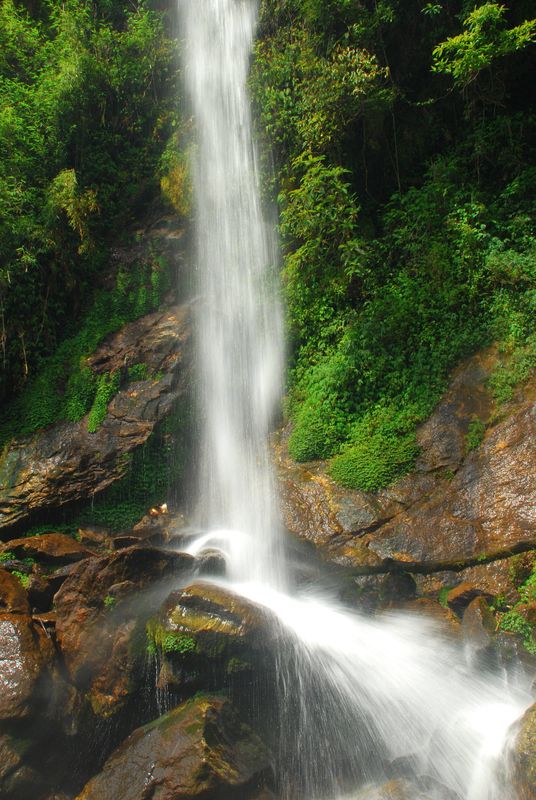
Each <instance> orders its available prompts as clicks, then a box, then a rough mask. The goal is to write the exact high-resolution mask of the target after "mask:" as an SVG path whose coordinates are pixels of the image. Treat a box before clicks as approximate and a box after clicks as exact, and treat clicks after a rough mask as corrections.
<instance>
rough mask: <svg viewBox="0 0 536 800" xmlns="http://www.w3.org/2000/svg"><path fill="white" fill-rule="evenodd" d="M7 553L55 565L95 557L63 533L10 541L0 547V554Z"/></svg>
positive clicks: (87, 549)
mask: <svg viewBox="0 0 536 800" xmlns="http://www.w3.org/2000/svg"><path fill="white" fill-rule="evenodd" d="M6 551H9V552H10V553H13V554H14V555H15V556H16V557H17V558H35V559H39V561H41V562H43V563H45V564H46V563H52V564H56V565H60V564H70V563H72V562H73V561H81V560H82V559H83V558H89V557H90V556H93V555H95V552H94V550H90V549H89V548H87V547H85V546H84V545H82V544H80V543H79V542H77V541H76V540H75V539H73V538H72V537H71V536H66V535H65V534H63V533H45V534H43V535H41V536H28V537H27V538H25V539H10V541H9V542H8V543H6V544H4V545H0V553H2V552H6Z"/></svg>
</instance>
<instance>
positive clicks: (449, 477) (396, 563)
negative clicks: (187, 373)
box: [275, 352, 536, 582]
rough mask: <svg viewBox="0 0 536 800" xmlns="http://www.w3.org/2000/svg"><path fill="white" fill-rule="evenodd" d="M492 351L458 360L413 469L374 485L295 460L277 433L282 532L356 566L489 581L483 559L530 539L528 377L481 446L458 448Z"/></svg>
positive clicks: (481, 407) (535, 523)
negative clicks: (341, 480) (363, 488)
mask: <svg viewBox="0 0 536 800" xmlns="http://www.w3.org/2000/svg"><path fill="white" fill-rule="evenodd" d="M493 358H494V356H493V354H492V353H491V355H490V353H489V352H488V353H487V354H483V355H481V356H477V357H475V358H474V359H472V360H470V361H469V362H468V364H467V365H465V366H464V367H462V368H460V370H459V371H458V372H457V373H456V374H455V376H454V380H453V382H452V384H451V388H450V390H449V392H447V395H446V396H445V398H444V399H443V401H442V402H441V403H440V404H439V406H438V408H437V409H436V411H435V412H434V414H433V415H432V417H431V419H430V420H429V421H428V423H426V425H425V426H423V427H422V428H421V430H420V432H419V437H420V441H421V446H422V447H423V454H422V457H421V459H420V460H419V462H418V464H417V469H416V471H414V472H413V473H412V474H411V475H408V476H406V477H405V478H403V479H402V480H401V481H398V482H397V483H396V484H395V485H394V486H392V487H389V488H388V489H384V490H382V491H380V492H378V493H376V494H367V493H364V492H355V491H351V490H346V489H343V488H341V487H338V486H336V485H335V484H334V482H333V481H332V480H331V479H330V478H329V477H328V476H327V475H326V465H325V464H323V463H322V462H317V463H312V464H306V465H299V464H295V463H293V462H292V460H291V459H290V458H289V456H288V452H287V450H286V445H285V436H286V433H283V435H282V436H281V437H280V438H279V440H278V442H277V443H276V445H275V450H276V458H277V461H278V466H279V475H280V483H281V490H282V494H283V511H284V516H285V520H286V524H287V527H288V529H289V530H290V532H291V533H294V534H296V535H297V536H299V537H301V538H303V539H306V540H307V541H309V542H311V543H312V544H314V546H315V547H316V548H317V549H318V551H319V552H320V553H321V554H322V555H323V557H324V558H325V559H326V560H328V561H330V562H333V563H335V564H338V565H342V566H344V567H347V568H349V569H351V570H352V571H353V573H354V574H374V573H382V572H383V573H386V572H399V571H400V570H401V569H403V570H404V571H407V572H410V573H428V574H430V573H437V572H448V571H453V572H455V573H459V572H460V571H461V570H462V569H465V568H466V569H474V570H476V571H477V573H478V571H480V573H482V575H481V577H482V579H484V578H483V576H484V574H485V573H486V572H487V576H488V578H489V579H490V582H491V581H492V579H493V577H492V573H493V567H491V565H490V564H489V563H488V562H494V561H495V560H499V559H500V560H504V559H506V558H508V557H511V556H513V555H514V554H515V553H516V552H521V551H522V550H529V549H536V461H535V455H534V454H535V453H536V424H535V423H536V403H535V402H534V397H533V395H534V391H533V389H534V388H535V386H536V381H533V382H532V384H535V386H532V384H530V385H529V386H528V387H527V388H526V391H525V392H524V395H523V396H521V395H520V398H521V399H519V402H517V405H516V404H512V405H511V406H510V407H509V409H508V411H509V416H508V417H507V418H506V419H503V420H502V421H500V422H498V423H497V424H496V425H495V427H493V428H491V429H490V430H489V432H488V433H487V435H486V437H485V439H484V441H483V443H482V444H481V445H480V447H478V448H477V449H476V450H474V451H472V452H470V453H468V454H466V452H465V450H466V447H465V435H466V433H467V430H468V426H469V424H470V422H471V420H472V419H474V418H475V416H476V417H478V418H482V415H484V416H485V414H486V413H487V411H488V410H489V409H490V408H491V405H490V400H489V398H488V397H487V394H486V392H487V389H486V387H485V385H484V383H483V380H484V377H485V375H486V374H487V371H488V369H489V367H490V365H491V364H492V362H493ZM488 361H489V363H488ZM531 386H532V389H531ZM449 437H450V438H449ZM454 470H456V472H454ZM455 582H459V578H458V579H457V580H456V581H455Z"/></svg>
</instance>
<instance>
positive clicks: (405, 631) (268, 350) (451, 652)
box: [179, 0, 530, 800]
mask: <svg viewBox="0 0 536 800" xmlns="http://www.w3.org/2000/svg"><path fill="white" fill-rule="evenodd" d="M179 8H180V12H181V19H182V30H183V33H184V38H185V49H184V63H185V75H186V83H187V88H188V93H189V96H190V98H191V103H192V107H193V111H194V115H195V120H196V125H197V152H196V158H195V193H196V206H197V233H196V239H197V271H198V279H199V280H198V283H199V293H200V296H201V300H200V303H199V312H198V326H197V328H198V342H199V375H200V384H201V390H202V398H201V406H202V409H201V410H202V416H203V422H204V441H203V456H202V474H201V481H200V483H201V489H200V507H201V509H202V514H203V527H204V529H205V531H206V532H205V533H204V534H203V536H202V537H201V538H200V539H198V540H197V541H196V542H194V543H193V544H192V548H191V551H192V552H199V551H200V550H202V549H203V548H204V547H208V546H211V547H214V546H216V547H218V548H220V549H221V550H223V551H224V552H225V554H226V556H227V563H228V566H229V579H230V580H231V582H232V584H231V585H232V586H233V588H234V590H235V591H238V592H241V593H242V594H244V595H245V596H247V597H249V598H250V599H252V600H254V601H255V602H258V603H262V604H263V605H265V606H267V607H269V608H271V609H272V611H274V612H275V614H276V615H277V616H278V617H279V619H280V620H281V624H282V626H283V629H284V631H285V634H284V637H283V638H285V640H286V647H285V648H284V650H283V652H282V653H281V655H280V657H279V674H280V683H281V696H282V699H281V720H282V722H281V726H282V727H281V737H282V748H281V757H280V759H279V762H280V767H281V774H282V784H281V788H280V795H281V797H283V798H289V800H296V798H303V800H313V799H314V798H329V800H334V798H337V797H342V795H343V794H345V793H346V794H347V793H348V791H354V789H355V792H357V793H355V794H354V795H352V797H355V798H358V797H359V798H360V797H363V798H366V800H374V799H375V798H376V797H377V798H380V795H379V794H374V790H372V789H371V790H370V791H369V790H368V789H367V788H366V786H367V783H370V782H378V781H379V780H381V779H382V778H384V777H387V776H388V774H389V772H388V770H387V771H386V764H393V762H398V763H399V765H400V764H401V763H402V762H403V763H404V769H403V772H404V774H406V775H409V776H410V777H411V779H412V780H413V781H414V788H413V790H412V791H413V795H412V797H413V799H414V800H420V799H421V798H423V799H424V798H433V800H502V798H504V796H505V792H504V791H503V790H501V788H500V780H499V776H498V774H497V775H496V771H495V770H494V765H495V764H496V763H499V761H500V759H499V756H500V754H501V751H502V749H503V746H504V742H505V740H506V735H507V731H508V728H509V726H510V725H511V723H512V722H513V721H514V720H515V719H516V718H517V717H518V716H519V715H520V714H521V712H522V710H523V709H524V707H526V706H527V705H528V704H529V702H530V698H529V697H528V695H527V694H526V693H525V692H524V691H522V690H521V689H517V690H514V689H512V688H509V687H508V686H507V684H506V682H505V680H504V679H500V678H499V676H497V675H493V674H491V673H488V674H486V675H482V674H479V673H478V672H477V671H476V670H472V669H471V668H470V667H468V666H462V664H463V657H462V653H461V648H460V647H457V646H455V645H454V644H453V643H452V642H448V641H446V640H445V639H444V638H443V637H442V635H441V634H440V633H439V632H438V631H437V630H436V629H435V628H434V627H433V626H430V624H427V623H426V622H424V621H422V620H418V619H416V618H413V617H409V616H403V615H398V616H397V617H396V618H394V617H393V618H389V617H386V618H384V619H374V620H371V619H366V618H362V617H359V616H357V615H352V614H349V613H348V612H344V611H342V610H341V609H339V608H338V607H337V606H336V605H335V604H334V603H333V602H331V601H326V600H325V599H324V600H322V601H320V600H318V599H311V598H307V597H301V598H300V597H293V596H291V595H290V594H289V588H288V579H287V573H288V569H287V564H286V563H285V558H284V550H283V547H282V536H281V532H280V524H279V518H278V511H277V501H276V496H275V491H274V480H273V477H272V473H271V468H270V460H269V454H268V451H267V439H268V434H269V430H270V425H271V422H272V420H273V415H274V409H275V408H276V406H277V402H278V400H279V397H280V393H281V374H282V365H283V345H282V340H283V337H282V325H281V314H280V310H279V305H278V301H277V291H276V287H275V286H274V282H273V272H274V269H273V267H274V262H275V258H274V252H275V248H274V246H273V242H272V240H271V236H270V234H269V230H268V228H267V226H266V223H265V221H264V220H263V215H262V210H261V203H260V199H259V190H258V176H257V168H256V157H255V149H254V146H253V140H252V133H251V119H250V111H249V104H248V97H247V72H248V65H249V58H250V52H251V48H252V43H253V37H254V32H255V23H256V2H255V0H179ZM359 787H361V788H359ZM506 794H508V792H506ZM348 797H349V795H348Z"/></svg>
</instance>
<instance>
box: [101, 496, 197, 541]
mask: <svg viewBox="0 0 536 800" xmlns="http://www.w3.org/2000/svg"><path fill="white" fill-rule="evenodd" d="M185 524H186V523H185V519H184V517H183V515H182V514H180V513H171V512H170V511H169V509H168V507H167V505H166V504H164V505H163V506H158V507H157V508H154V509H151V510H150V511H149V513H148V514H146V515H145V516H144V517H143V518H142V519H141V520H140V521H139V522H137V523H136V525H134V527H133V528H132V530H131V531H129V532H128V533H122V534H120V535H119V536H114V538H113V546H114V548H115V549H116V550H119V549H121V548H122V547H130V546H132V545H134V544H141V543H143V542H146V543H151V544H154V545H167V544H169V543H170V542H171V541H172V540H173V541H174V543H175V542H178V541H180V538H181V537H180V533H181V531H182V530H183V528H184V526H185Z"/></svg>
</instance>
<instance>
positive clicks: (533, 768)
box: [512, 705, 536, 800]
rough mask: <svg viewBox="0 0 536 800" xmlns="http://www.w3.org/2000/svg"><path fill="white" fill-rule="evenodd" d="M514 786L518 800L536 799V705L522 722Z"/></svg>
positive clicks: (517, 742) (514, 769) (516, 754)
mask: <svg viewBox="0 0 536 800" xmlns="http://www.w3.org/2000/svg"><path fill="white" fill-rule="evenodd" d="M512 766H513V773H514V785H515V787H516V791H517V800H534V797H536V705H534V706H532V707H531V708H529V710H528V711H527V712H526V714H525V716H524V717H523V719H522V720H521V725H520V729H519V732H518V734H517V737H516V743H515V749H514V754H513V765H512Z"/></svg>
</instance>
